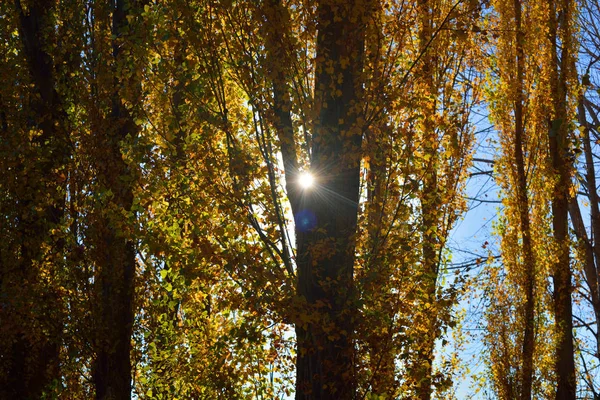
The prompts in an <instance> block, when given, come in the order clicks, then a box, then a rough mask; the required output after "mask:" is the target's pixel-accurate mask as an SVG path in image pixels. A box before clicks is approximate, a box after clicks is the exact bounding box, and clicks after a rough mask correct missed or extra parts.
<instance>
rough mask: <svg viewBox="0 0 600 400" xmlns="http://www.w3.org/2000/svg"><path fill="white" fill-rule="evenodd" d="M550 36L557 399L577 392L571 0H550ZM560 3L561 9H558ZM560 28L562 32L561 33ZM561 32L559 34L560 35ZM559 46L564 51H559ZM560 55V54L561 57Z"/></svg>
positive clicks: (564, 398)
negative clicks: (571, 233) (572, 258)
mask: <svg viewBox="0 0 600 400" xmlns="http://www.w3.org/2000/svg"><path fill="white" fill-rule="evenodd" d="M549 6H550V7H549V10H550V16H549V17H550V18H549V21H550V32H549V33H550V38H551V52H552V71H553V72H552V77H551V79H550V82H551V85H552V86H551V90H552V99H553V108H554V118H553V119H552V121H551V122H550V126H549V144H550V157H551V160H552V169H553V171H554V174H555V175H556V176H557V177H558V180H557V182H556V184H555V187H554V193H553V198H552V230H553V233H554V240H555V242H556V244H557V247H558V248H557V250H558V254H557V255H556V262H555V264H554V268H553V275H554V276H553V282H554V314H555V315H554V318H555V324H556V334H557V337H558V344H557V354H556V376H557V378H558V386H557V390H556V399H557V400H571V399H575V396H576V387H577V385H576V382H575V360H574V355H573V351H574V347H573V311H572V304H571V292H572V287H571V267H570V259H569V225H568V223H569V221H568V212H569V211H568V210H569V199H570V188H571V173H570V171H571V168H572V161H569V160H568V159H567V157H568V153H569V151H570V148H569V139H568V120H567V119H568V112H567V110H568V103H567V94H568V79H569V74H570V72H569V71H570V68H571V65H572V63H571V57H572V55H571V46H572V40H573V39H572V37H571V36H572V33H571V29H570V26H569V24H570V22H571V18H572V17H571V14H572V9H571V8H572V6H573V4H572V3H571V0H561V1H560V3H559V4H557V2H555V1H554V0H549ZM557 7H560V8H561V10H560V13H557V10H556V9H557ZM559 29H560V31H561V32H560V34H559ZM559 36H560V37H559ZM559 41H560V47H561V49H562V53H561V54H560V56H559V54H558V49H559ZM559 57H560V58H559Z"/></svg>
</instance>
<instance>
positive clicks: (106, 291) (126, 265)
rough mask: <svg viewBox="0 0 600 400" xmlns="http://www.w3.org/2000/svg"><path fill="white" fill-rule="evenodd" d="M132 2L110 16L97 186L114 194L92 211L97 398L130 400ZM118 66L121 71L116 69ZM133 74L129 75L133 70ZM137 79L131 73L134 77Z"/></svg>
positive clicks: (119, 3)
mask: <svg viewBox="0 0 600 400" xmlns="http://www.w3.org/2000/svg"><path fill="white" fill-rule="evenodd" d="M134 7H135V4H131V3H130V2H128V1H127V0H116V3H115V8H114V10H113V15H112V34H113V43H112V46H113V47H112V56H113V60H114V61H113V70H112V73H113V74H114V75H113V83H114V86H113V88H112V93H113V94H112V110H111V113H110V116H109V118H108V119H107V121H105V123H104V129H103V130H104V132H98V135H99V136H100V137H99V139H98V140H99V141H100V146H101V147H100V149H102V152H100V154H99V155H98V159H97V168H98V171H97V173H98V184H99V186H100V190H101V191H103V192H107V191H110V192H112V198H110V199H109V200H108V204H107V205H106V207H105V209H102V210H95V213H96V215H97V220H96V221H95V222H96V224H95V226H94V229H95V233H96V241H97V242H96V251H95V261H96V265H97V271H98V274H97V288H98V292H99V299H100V304H99V308H98V310H97V315H96V322H97V324H98V327H97V331H98V334H99V335H98V338H97V340H96V342H95V347H96V349H95V350H96V359H95V361H94V370H93V381H94V385H95V388H96V399H98V400H109V399H110V400H125V399H130V398H131V378H132V376H131V369H132V366H131V335H132V328H133V296H134V277H135V266H136V261H135V247H134V241H133V238H132V237H131V232H130V229H129V227H127V225H126V223H124V222H123V220H122V219H123V217H122V214H121V213H122V212H125V213H130V212H131V206H132V204H133V174H132V172H131V171H130V169H129V166H128V165H127V163H126V162H125V161H124V160H123V155H122V151H121V144H120V142H121V141H123V140H125V139H126V137H127V135H131V136H135V135H137V133H138V128H137V126H136V124H135V123H134V120H133V117H132V115H131V113H130V111H129V110H127V108H126V107H125V105H124V103H123V96H124V93H122V90H123V89H125V88H127V89H128V90H130V91H132V92H133V93H135V92H136V91H137V87H136V86H137V85H139V83H138V82H135V79H134V78H127V77H126V74H125V69H126V68H132V69H133V68H134V67H132V66H128V67H126V64H127V62H131V59H129V60H127V58H131V53H130V52H129V51H130V50H131V49H130V46H131V43H130V42H129V40H130V38H129V37H128V35H130V34H131V32H130V31H131V26H129V21H128V19H127V17H128V16H129V15H131V14H132V12H133V11H134V10H135V8H134ZM125 49H127V50H128V51H125ZM118 66H122V67H123V70H120V71H119V68H118ZM132 72H133V71H132ZM133 75H134V76H135V73H133ZM138 101H139V100H138Z"/></svg>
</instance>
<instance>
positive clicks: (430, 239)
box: [412, 0, 442, 400]
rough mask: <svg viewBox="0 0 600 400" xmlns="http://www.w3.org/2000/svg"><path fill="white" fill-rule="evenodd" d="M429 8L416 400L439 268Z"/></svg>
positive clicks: (430, 345)
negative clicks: (422, 328) (421, 330)
mask: <svg viewBox="0 0 600 400" xmlns="http://www.w3.org/2000/svg"><path fill="white" fill-rule="evenodd" d="M431 7H432V5H431V4H430V2H428V1H426V0H421V1H419V17H420V23H421V26H420V31H419V51H420V52H421V53H422V54H423V56H422V68H421V74H422V76H421V80H422V82H423V84H424V88H425V93H426V94H427V96H429V97H428V98H427V99H424V100H423V101H424V104H423V107H424V120H423V124H422V131H423V132H422V138H423V144H422V146H423V148H424V152H425V154H427V155H428V156H429V161H428V162H427V165H423V170H424V171H425V172H424V176H423V190H422V192H421V193H420V203H421V212H422V216H423V221H422V224H423V225H422V234H423V245H422V246H423V247H422V255H421V256H422V259H421V265H422V271H421V273H422V282H423V284H422V286H421V289H422V292H421V293H420V295H419V296H420V299H421V303H422V307H423V309H421V310H420V312H421V314H420V315H421V316H422V318H423V320H422V321H419V322H420V323H421V322H422V323H423V324H424V326H425V330H426V332H427V334H425V335H421V336H419V337H417V338H415V339H416V341H417V343H416V344H415V348H416V359H415V362H414V366H413V368H412V369H413V377H412V379H413V380H414V384H415V387H416V388H415V389H416V397H417V398H418V399H420V400H429V399H430V398H431V394H432V386H431V385H432V379H431V378H432V372H433V359H434V355H433V350H434V346H435V339H436V337H437V332H436V331H437V311H436V302H437V301H436V286H437V278H438V267H439V251H440V240H439V237H438V235H439V231H438V230H437V228H438V225H439V222H440V214H441V212H442V211H441V204H440V198H439V193H438V187H437V186H438V182H437V180H438V179H437V168H438V154H437V150H438V138H437V132H436V127H435V125H434V117H435V113H436V96H437V88H436V85H435V81H434V76H433V74H434V73H435V65H434V64H435V55H434V54H433V49H432V48H428V46H429V45H430V43H429V42H430V40H431V37H432V34H433V32H432V24H433V21H432V19H433V15H432V9H431Z"/></svg>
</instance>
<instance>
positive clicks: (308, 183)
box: [298, 172, 315, 189]
mask: <svg viewBox="0 0 600 400" xmlns="http://www.w3.org/2000/svg"><path fill="white" fill-rule="evenodd" d="M298 183H299V184H300V186H301V187H302V188H303V189H308V188H310V187H312V186H313V185H314V183H315V178H314V177H313V176H312V175H311V174H309V173H308V172H303V173H301V174H300V176H299V177H298Z"/></svg>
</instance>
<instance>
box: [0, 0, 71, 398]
mask: <svg viewBox="0 0 600 400" xmlns="http://www.w3.org/2000/svg"><path fill="white" fill-rule="evenodd" d="M53 3H54V2H53V1H44V0H40V1H34V2H32V3H31V4H29V7H28V8H27V9H24V8H23V7H22V5H21V2H20V1H18V0H17V1H15V6H16V8H17V12H18V14H19V19H20V26H19V36H20V38H21V41H22V44H23V50H24V56H25V60H26V61H27V66H28V69H29V75H30V77H31V83H32V87H33V93H32V94H31V97H30V101H29V110H30V112H31V122H30V124H31V128H32V129H39V130H40V131H41V135H40V136H39V137H37V138H35V139H33V142H34V146H35V147H37V149H35V150H36V151H39V153H37V158H31V157H30V158H29V159H26V160H25V161H23V163H24V164H27V165H23V166H22V168H21V171H22V172H23V176H19V179H20V180H21V182H23V184H24V185H25V187H27V193H25V194H24V195H19V196H18V199H19V203H18V205H17V207H18V211H17V212H18V214H19V216H18V224H17V227H16V229H17V230H18V233H17V234H16V236H17V237H18V238H19V241H20V252H19V256H20V257H19V260H18V261H17V264H16V265H17V266H18V267H17V269H16V270H13V271H12V272H9V273H5V272H6V271H1V272H0V273H2V276H1V277H0V282H2V284H3V285H10V286H13V287H14V288H15V291H14V295H15V297H12V299H11V303H12V305H11V307H7V308H6V309H5V310H4V311H2V314H1V318H0V324H9V325H10V324H15V325H16V326H15V329H14V330H13V333H14V334H15V337H14V340H13V344H12V349H11V353H10V354H6V355H5V356H6V358H5V357H4V355H3V356H0V359H3V360H5V362H6V364H5V365H6V366H7V367H8V372H7V374H6V376H2V377H0V387H1V388H0V397H3V396H5V397H6V398H15V399H38V398H41V397H42V395H43V393H46V394H47V395H50V393H52V392H53V391H54V389H56V387H57V385H58V382H59V379H60V373H59V349H60V341H61V332H62V325H61V308H62V307H61V305H60V299H59V295H58V294H57V293H56V291H55V288H54V287H53V284H54V282H52V281H50V282H47V281H45V280H44V279H42V278H41V276H40V275H41V274H40V270H39V265H40V264H41V263H42V262H49V263H50V265H52V268H59V266H60V265H61V262H62V250H63V247H64V243H63V241H62V240H60V239H58V238H56V236H55V235H53V234H52V233H51V231H52V228H54V227H57V226H58V225H59V224H60V222H61V219H62V217H63V214H64V203H65V198H64V194H63V192H62V190H61V188H60V186H61V185H62V181H61V179H60V178H59V177H60V175H61V174H64V173H65V166H66V164H67V162H68V159H69V155H70V151H69V146H68V139H67V133H66V132H67V131H66V126H65V125H66V122H67V117H66V114H65V112H64V109H63V106H62V102H61V99H60V97H59V95H58V93H57V92H56V89H55V76H54V62H53V59H52V57H51V56H50V55H49V54H48V53H47V50H48V48H50V47H51V46H53V45H54V43H53V29H54V27H53V26H52V18H51V13H52V7H53ZM25 109H27V107H25ZM37 210H43V211H42V212H39V211H37ZM45 247H46V248H47V249H48V250H44V248H45ZM51 272H54V271H51ZM6 310H9V311H10V312H14V313H15V315H13V316H11V317H9V314H7V313H5V311H6ZM8 317H9V318H10V320H9V319H8ZM4 318H7V319H6V320H4ZM2 320H4V321H2ZM53 386H54V389H53ZM3 398H4V397H3Z"/></svg>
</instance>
